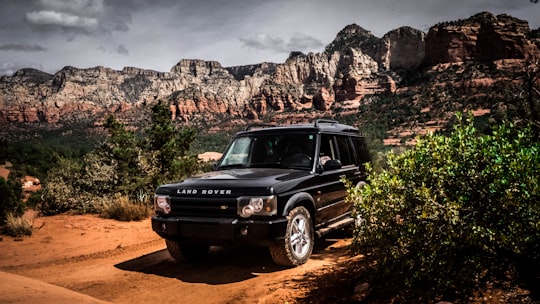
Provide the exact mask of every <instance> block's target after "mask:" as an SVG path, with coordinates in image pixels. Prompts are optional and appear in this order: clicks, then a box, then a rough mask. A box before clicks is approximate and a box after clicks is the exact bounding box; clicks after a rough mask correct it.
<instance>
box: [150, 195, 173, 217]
mask: <svg viewBox="0 0 540 304" xmlns="http://www.w3.org/2000/svg"><path fill="white" fill-rule="evenodd" d="M154 210H155V211H156V213H157V214H169V213H171V197H170V196H168V195H159V194H156V195H154Z"/></svg>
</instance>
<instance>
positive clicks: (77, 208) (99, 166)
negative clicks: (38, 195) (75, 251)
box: [41, 102, 199, 219]
mask: <svg viewBox="0 0 540 304" xmlns="http://www.w3.org/2000/svg"><path fill="white" fill-rule="evenodd" d="M152 112H153V115H152V122H151V125H150V126H148V128H146V129H145V131H146V133H141V134H136V133H135V132H134V131H131V130H127V129H126V127H125V126H124V125H123V124H122V123H121V122H120V121H118V120H117V119H116V118H115V117H113V116H110V117H109V118H108V119H107V121H106V123H105V124H104V126H105V128H106V130H107V131H108V133H109V137H108V138H107V140H106V141H105V142H104V143H103V144H102V145H101V146H100V147H98V148H96V149H95V150H94V151H92V152H91V153H88V154H87V155H85V156H84V158H83V159H82V160H80V161H77V160H73V159H67V158H60V160H59V161H58V166H56V167H54V168H53V169H52V170H50V171H49V178H48V179H49V180H48V182H47V183H46V185H45V187H44V189H43V199H44V200H43V202H42V203H41V209H42V212H43V213H44V214H47V215H52V214H58V213H62V212H67V211H70V212H75V213H98V212H100V211H103V210H105V213H108V214H110V215H109V216H111V217H115V218H124V215H122V212H121V210H120V209H122V208H125V209H126V210H125V211H124V212H125V213H126V216H127V217H126V218H128V219H129V218H132V217H135V218H136V217H138V216H137V215H136V214H138V213H139V212H138V211H136V210H138V209H140V207H142V206H138V205H148V204H149V203H150V198H151V195H150V194H152V193H153V191H154V190H155V187H156V186H157V185H158V184H159V183H164V182H171V181H175V180H179V179H181V178H182V177H184V176H186V175H191V174H193V173H194V172H196V171H197V170H198V169H199V164H198V162H197V159H196V157H192V156H189V155H187V154H188V151H189V147H190V144H191V142H192V141H193V140H194V138H195V133H194V131H193V130H191V129H181V130H180V129H178V128H177V127H176V126H175V125H173V123H172V120H171V119H170V112H169V109H168V107H167V106H165V105H164V104H162V103H161V102H159V103H158V104H156V105H155V106H154V107H153V108H152ZM124 197H125V200H124V199H122V200H120V201H122V204H116V203H114V204H112V203H111V202H113V201H115V200H117V198H124ZM137 204H138V205H137ZM132 205H133V206H132ZM134 210H135V211H134ZM145 212H146V213H144V214H148V211H145Z"/></svg>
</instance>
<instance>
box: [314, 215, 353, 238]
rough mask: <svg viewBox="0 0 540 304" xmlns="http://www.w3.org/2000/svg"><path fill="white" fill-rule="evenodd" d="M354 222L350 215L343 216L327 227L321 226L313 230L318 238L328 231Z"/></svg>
mask: <svg viewBox="0 0 540 304" xmlns="http://www.w3.org/2000/svg"><path fill="white" fill-rule="evenodd" d="M352 224H354V219H353V218H352V217H348V218H344V219H342V220H341V221H338V222H335V223H333V224H331V225H329V226H328V227H324V228H321V229H319V230H317V231H316V232H315V234H316V235H317V237H318V238H320V237H323V236H325V235H327V234H328V233H330V232H332V231H334V230H337V229H340V228H343V227H345V226H348V225H352Z"/></svg>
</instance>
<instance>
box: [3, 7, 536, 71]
mask: <svg viewBox="0 0 540 304" xmlns="http://www.w3.org/2000/svg"><path fill="white" fill-rule="evenodd" d="M482 11H488V12H491V13H493V14H503V13H504V14H509V15H511V16H514V17H517V18H520V19H523V20H526V21H528V22H529V26H530V27H531V28H533V29H536V28H539V27H540V3H536V4H534V3H531V1H530V0H0V75H11V74H12V73H13V72H15V71H16V70H18V69H20V68H25V67H29V68H35V69H39V70H42V71H45V72H48V73H51V74H53V73H55V72H57V71H58V70H60V69H61V68H63V67H64V66H68V65H69V66H75V67H78V68H89V67H95V66H105V67H109V68H113V69H116V70H121V69H122V68H123V67H125V66H132V67H138V68H143V69H151V70H156V71H161V72H166V71H169V70H170V69H171V67H172V66H174V65H175V64H176V63H178V61H180V60H181V59H203V60H215V61H218V62H220V63H221V64H222V65H223V66H226V67H227V66H235V65H245V64H254V63H261V62H276V63H282V62H284V61H285V59H286V58H287V57H288V55H289V53H290V52H291V51H302V52H305V53H307V52H320V51H322V50H323V49H324V47H325V46H326V45H327V44H329V43H330V42H331V41H332V40H333V39H334V38H335V36H336V34H337V33H338V32H339V31H340V30H341V29H343V28H344V27H345V26H347V25H349V24H352V23H356V24H358V25H359V26H361V27H363V28H365V29H366V30H369V31H371V32H372V33H373V34H374V35H376V36H377V37H382V36H383V35H384V34H385V33H386V32H388V31H390V30H392V29H395V28H398V27H400V26H411V27H414V28H416V29H419V30H423V31H425V32H427V31H428V29H429V28H430V27H431V26H433V25H435V24H437V23H439V22H443V21H453V20H458V19H465V18H468V17H470V16H472V15H474V14H476V13H479V12H482Z"/></svg>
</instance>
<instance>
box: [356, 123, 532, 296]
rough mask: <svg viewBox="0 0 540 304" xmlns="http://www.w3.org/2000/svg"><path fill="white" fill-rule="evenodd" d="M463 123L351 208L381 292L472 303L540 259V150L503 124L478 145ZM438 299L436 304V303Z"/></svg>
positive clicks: (407, 158)
mask: <svg viewBox="0 0 540 304" xmlns="http://www.w3.org/2000/svg"><path fill="white" fill-rule="evenodd" d="M477 133H478V132H477V130H476V129H475V127H474V126H473V122H472V115H471V117H470V118H469V119H468V120H467V122H466V123H464V122H463V119H462V117H461V115H458V122H457V124H456V125H455V126H454V131H453V132H452V133H451V134H450V135H449V136H448V137H445V136H442V135H433V134H428V135H427V136H425V137H423V138H420V139H419V140H418V142H417V145H416V147H415V149H412V150H408V151H405V152H404V153H402V154H400V155H396V154H393V153H390V154H389V155H388V164H387V169H386V170H384V171H382V172H381V173H378V174H376V173H373V172H372V176H371V178H370V183H369V185H367V186H366V187H364V188H362V189H356V188H353V187H350V185H349V188H348V200H349V201H351V202H353V203H354V213H355V214H356V215H357V216H359V217H360V218H361V219H362V224H361V225H360V226H359V227H357V229H356V230H355V238H354V241H353V247H354V248H355V249H356V250H357V251H361V252H365V253H370V254H372V255H373V256H374V257H375V258H376V259H377V261H378V270H379V271H378V274H379V275H380V277H379V279H381V284H382V282H385V283H384V284H393V285H394V288H396V287H398V288H399V287H407V288H409V289H408V290H419V291H421V294H422V296H424V300H425V299H426V297H430V296H431V297H435V296H436V295H445V294H453V293H454V292H462V293H463V294H466V293H467V292H470V291H472V289H473V288H474V287H478V286H479V284H480V283H481V282H482V280H483V279H489V278H490V277H493V276H502V275H504V274H506V273H507V271H509V270H511V269H512V267H513V266H515V264H516V262H517V261H518V260H521V259H525V260H527V261H535V260H536V261H537V260H538V259H539V258H540V246H539V245H538V244H540V224H539V223H540V205H538V203H537V202H538V200H539V199H540V180H539V179H540V145H539V143H538V142H536V141H535V140H534V136H533V135H532V134H531V130H530V129H528V128H526V129H523V130H519V129H516V128H515V127H514V126H513V125H512V124H510V123H505V124H503V125H501V126H499V127H497V128H495V129H494V130H493V132H492V133H491V134H489V135H484V136H479V135H478V134H477ZM432 299H433V298H432Z"/></svg>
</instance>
